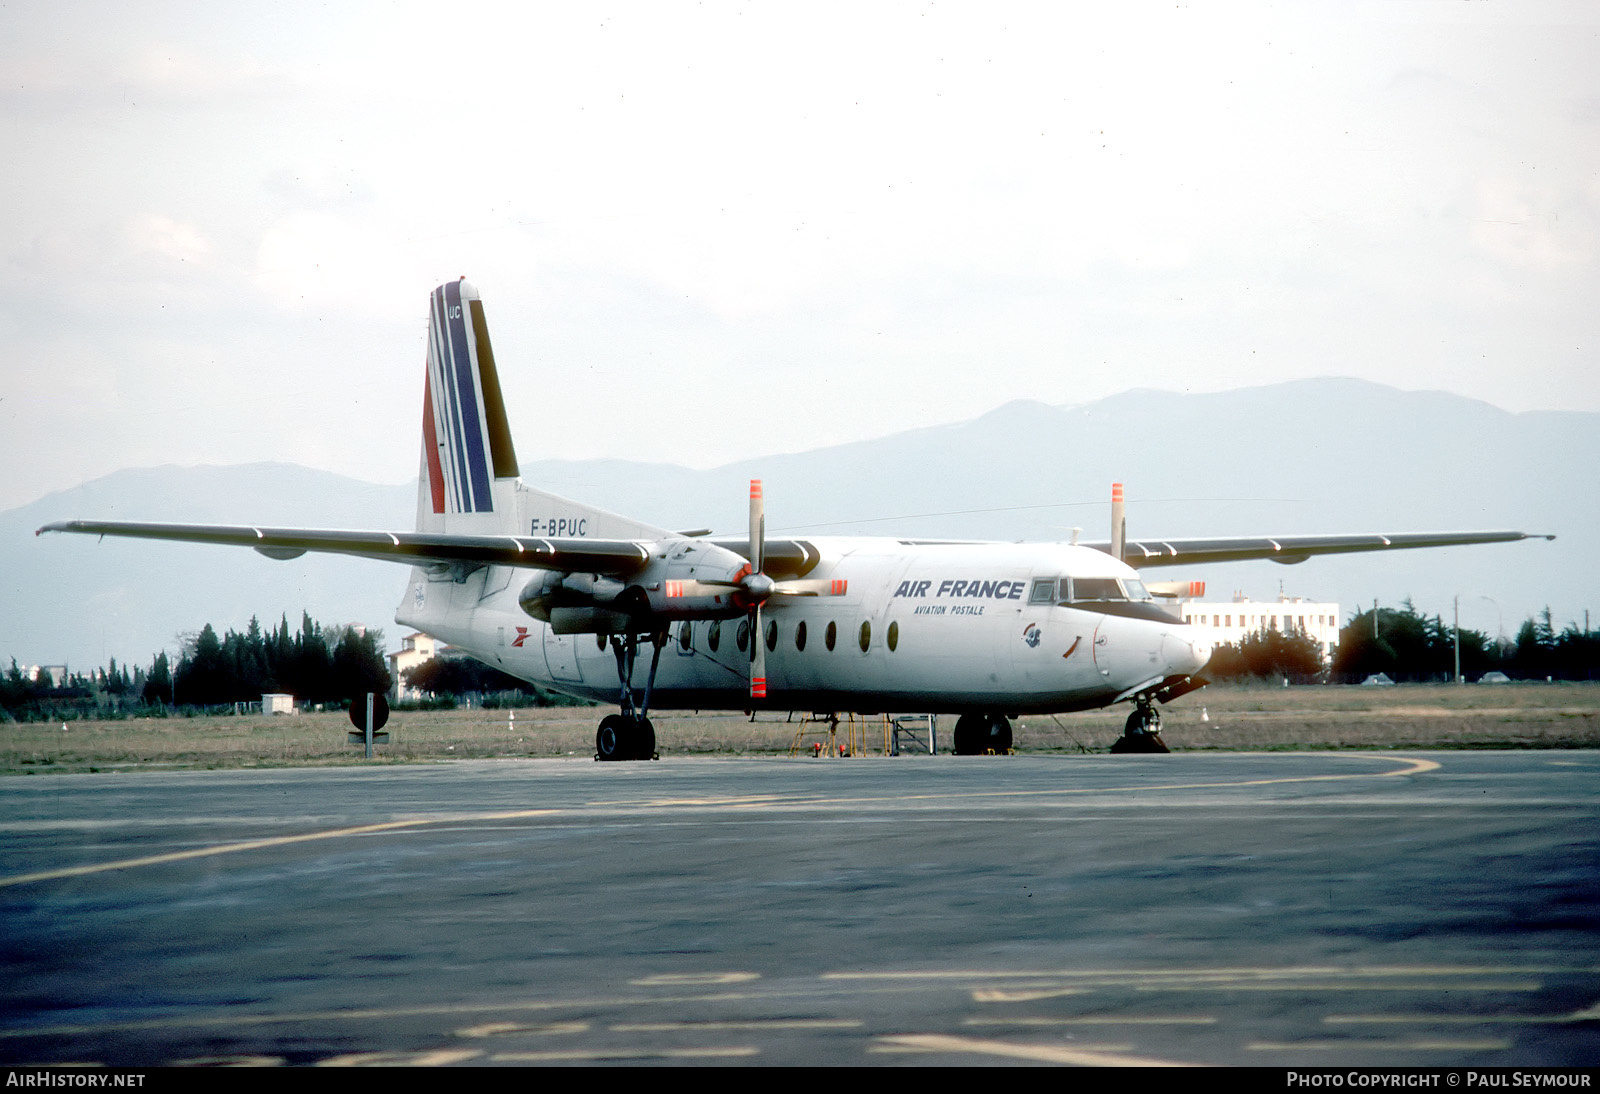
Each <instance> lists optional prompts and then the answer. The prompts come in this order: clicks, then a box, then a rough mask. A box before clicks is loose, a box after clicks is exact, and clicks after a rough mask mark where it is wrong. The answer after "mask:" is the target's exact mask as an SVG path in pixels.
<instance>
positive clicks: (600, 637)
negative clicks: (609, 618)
mask: <svg viewBox="0 0 1600 1094" xmlns="http://www.w3.org/2000/svg"><path fill="white" fill-rule="evenodd" d="M610 637H611V636H610V635H609V634H596V635H595V636H594V644H595V645H597V646H599V647H600V652H601V653H604V652H605V650H606V642H607V640H608V639H610Z"/></svg>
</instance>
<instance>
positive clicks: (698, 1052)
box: [489, 1045, 761, 1064]
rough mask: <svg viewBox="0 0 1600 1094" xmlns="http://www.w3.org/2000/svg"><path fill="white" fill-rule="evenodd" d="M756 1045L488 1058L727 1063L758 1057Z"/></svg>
mask: <svg viewBox="0 0 1600 1094" xmlns="http://www.w3.org/2000/svg"><path fill="white" fill-rule="evenodd" d="M760 1054H761V1050H760V1049H759V1048H756V1047H754V1046H753V1045H730V1046H728V1047H724V1048H636V1049H630V1048H612V1049H605V1048H596V1049H566V1050H557V1051H553V1052H497V1053H495V1054H494V1055H493V1056H491V1057H489V1061H490V1062H491V1063H496V1064H548V1063H561V1062H563V1061H579V1060H660V1059H667V1060H727V1059H737V1058H739V1057H744V1056H759V1055H760Z"/></svg>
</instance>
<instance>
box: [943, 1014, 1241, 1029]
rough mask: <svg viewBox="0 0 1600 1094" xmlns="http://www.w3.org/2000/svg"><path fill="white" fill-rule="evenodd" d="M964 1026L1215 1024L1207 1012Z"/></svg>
mask: <svg viewBox="0 0 1600 1094" xmlns="http://www.w3.org/2000/svg"><path fill="white" fill-rule="evenodd" d="M961 1024H962V1025H964V1026H1214V1025H1216V1024H1217V1019H1216V1018H1213V1017H1211V1016H1210V1015H1206V1014H1194V1015H1181V1014H1172V1015H1167V1014H1148V1015H1137V1014H1127V1015H1115V1014H1092V1015H1083V1016H1082V1017H1078V1018H968V1019H966V1020H965V1021H964V1022H962V1023H961Z"/></svg>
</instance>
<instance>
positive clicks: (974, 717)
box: [954, 714, 1011, 756]
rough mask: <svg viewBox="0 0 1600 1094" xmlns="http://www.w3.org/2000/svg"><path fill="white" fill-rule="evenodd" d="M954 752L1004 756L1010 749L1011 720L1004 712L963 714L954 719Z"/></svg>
mask: <svg viewBox="0 0 1600 1094" xmlns="http://www.w3.org/2000/svg"><path fill="white" fill-rule="evenodd" d="M954 748H955V754H956V755H957V756H983V755H985V754H988V753H993V754H994V755H996V756H1004V755H1005V754H1006V753H1007V752H1010V751H1011V721H1010V719H1008V718H1007V717H1006V716H1005V715H1004V714H963V715H962V716H961V717H959V718H957V719H956V732H955V745H954Z"/></svg>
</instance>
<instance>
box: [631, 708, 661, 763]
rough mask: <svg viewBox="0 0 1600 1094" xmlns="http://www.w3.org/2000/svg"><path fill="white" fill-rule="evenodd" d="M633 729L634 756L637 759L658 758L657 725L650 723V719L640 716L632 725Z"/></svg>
mask: <svg viewBox="0 0 1600 1094" xmlns="http://www.w3.org/2000/svg"><path fill="white" fill-rule="evenodd" d="M632 729H633V734H632V737H633V758H634V759H636V760H653V759H655V758H656V727H655V726H653V725H651V724H650V719H648V718H640V719H638V720H636V721H635V722H634V724H633V726H632Z"/></svg>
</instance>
